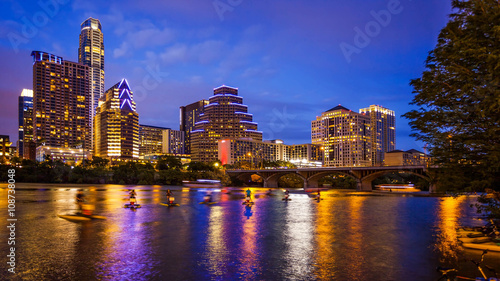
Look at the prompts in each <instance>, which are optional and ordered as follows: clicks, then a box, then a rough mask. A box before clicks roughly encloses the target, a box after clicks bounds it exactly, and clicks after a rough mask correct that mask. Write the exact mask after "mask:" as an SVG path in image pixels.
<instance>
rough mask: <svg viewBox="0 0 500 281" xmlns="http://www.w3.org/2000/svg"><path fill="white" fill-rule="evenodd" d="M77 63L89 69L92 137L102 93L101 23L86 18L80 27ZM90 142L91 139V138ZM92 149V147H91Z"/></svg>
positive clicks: (102, 40) (102, 52)
mask: <svg viewBox="0 0 500 281" xmlns="http://www.w3.org/2000/svg"><path fill="white" fill-rule="evenodd" d="M78 62H79V63H81V64H83V65H87V66H89V67H90V69H89V72H90V73H89V75H90V100H91V108H90V111H89V114H90V128H91V136H93V134H94V132H93V128H94V127H93V120H94V116H95V113H96V109H97V105H98V103H99V98H100V97H101V96H102V95H103V93H104V37H103V34H102V27H101V22H99V20H98V19H93V18H88V19H87V20H85V21H84V22H83V23H82V24H81V26H80V43H79V47H78ZM91 141H93V140H92V138H91ZM91 147H92V146H91Z"/></svg>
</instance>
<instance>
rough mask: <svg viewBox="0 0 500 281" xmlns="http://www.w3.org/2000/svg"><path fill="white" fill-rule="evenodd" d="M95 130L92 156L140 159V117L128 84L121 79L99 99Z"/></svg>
mask: <svg viewBox="0 0 500 281" xmlns="http://www.w3.org/2000/svg"><path fill="white" fill-rule="evenodd" d="M94 127H95V128H94V132H95V134H94V144H95V150H94V155H95V156H98V157H104V158H111V159H132V158H136V159H137V158H139V114H138V113H137V111H136V104H135V102H134V95H133V92H132V90H130V86H129V85H128V82H127V80H125V79H122V81H120V82H119V83H116V84H115V85H114V86H113V87H111V88H110V89H108V90H107V91H106V93H105V94H104V95H103V96H102V97H101V99H100V100H99V106H98V107H97V111H96V115H95V117H94Z"/></svg>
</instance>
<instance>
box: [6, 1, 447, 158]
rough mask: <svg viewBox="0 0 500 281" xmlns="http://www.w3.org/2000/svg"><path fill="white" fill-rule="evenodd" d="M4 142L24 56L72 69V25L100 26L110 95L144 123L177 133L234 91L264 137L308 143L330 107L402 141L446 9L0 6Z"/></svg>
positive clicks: (372, 4)
mask: <svg viewBox="0 0 500 281" xmlns="http://www.w3.org/2000/svg"><path fill="white" fill-rule="evenodd" d="M0 5H1V6H0V7H1V9H0V15H1V16H0V21H1V22H0V38H1V41H0V59H1V64H0V68H1V69H0V72H1V73H2V74H1V75H0V98H1V101H2V102H1V103H0V124H1V125H0V126H1V127H0V134H8V135H10V136H11V139H12V140H13V141H16V140H17V97H18V96H19V95H20V93H21V90H22V89H23V88H32V58H31V57H30V53H31V51H32V50H40V51H45V52H50V53H53V54H55V55H58V56H62V57H63V58H64V59H66V60H70V61H77V60H78V57H77V52H78V36H79V33H80V24H81V23H82V22H83V21H84V20H85V19H87V18H88V17H94V18H97V19H99V20H100V21H101V24H102V27H103V33H104V44H105V75H106V81H105V83H106V89H107V88H109V87H111V86H112V85H114V84H115V83H117V82H118V81H120V80H121V79H122V78H127V80H128V81H129V84H130V86H131V88H132V90H133V91H134V92H135V100H136V103H137V111H138V112H139V119H140V123H141V124H148V125H155V126H164V127H170V128H173V129H178V128H179V106H182V105H186V104H189V103H192V102H195V101H197V100H200V99H204V98H205V99H206V98H208V97H209V96H210V95H211V94H212V91H213V88H215V87H217V86H220V85H222V84H225V85H230V86H234V87H238V88H239V92H240V95H241V96H243V98H244V103H245V104H247V105H248V106H249V112H250V113H252V114H253V116H254V121H256V122H258V124H259V130H262V131H263V132H264V138H265V139H277V138H278V139H283V140H284V141H285V143H287V144H299V143H308V142H310V130H311V128H310V127H311V121H312V120H314V119H315V118H316V116H318V115H321V112H323V111H325V110H328V109H330V108H332V107H334V106H336V105H338V104H342V105H343V106H345V107H347V108H349V109H351V110H353V111H358V110H359V109H360V108H363V107H368V106H369V105H371V104H377V105H381V106H384V107H387V108H389V109H392V110H394V111H395V112H396V115H397V120H396V135H397V136H396V147H397V148H398V149H405V150H406V149H411V148H416V149H419V150H422V146H423V145H422V144H421V143H419V142H417V141H415V140H414V139H413V138H411V137H409V134H410V133H411V130H410V127H409V126H408V120H406V119H404V118H401V117H400V116H401V115H402V114H404V113H405V112H407V111H409V110H410V109H411V108H412V107H411V106H410V105H409V102H411V100H412V97H413V94H412V88H411V87H410V86H409V82H410V79H413V78H418V77H420V75H421V73H422V71H423V70H424V61H425V59H426V57H427V54H428V52H429V51H430V50H432V49H433V48H434V46H435V44H436V40H437V36H438V34H439V31H440V30H441V29H442V28H443V27H444V26H445V24H446V23H447V21H448V14H449V13H450V11H451V8H450V3H449V1H442V0H440V1H437V0H429V1H411V0H400V1H397V0H372V1H361V0H337V1H326V0H309V1H307V0H286V1H285V0H270V1H258V0H254V1H250V0H170V1H169V0H161V1H160V0H152V1H148V0H143V1H132V0H124V1H88V0H87V1H80V0H76V1H69V0H44V1H15V0H6V1H2V2H1V4H0Z"/></svg>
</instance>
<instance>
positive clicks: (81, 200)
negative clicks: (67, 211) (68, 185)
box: [76, 189, 85, 212]
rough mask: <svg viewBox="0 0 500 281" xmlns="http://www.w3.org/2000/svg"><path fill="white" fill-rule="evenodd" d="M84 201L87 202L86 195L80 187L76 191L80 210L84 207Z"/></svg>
mask: <svg viewBox="0 0 500 281" xmlns="http://www.w3.org/2000/svg"><path fill="white" fill-rule="evenodd" d="M84 202H85V195H84V194H83V190H82V189H79V190H78V191H77V192H76V204H77V205H78V209H79V210H80V212H81V211H82V209H83V203H84Z"/></svg>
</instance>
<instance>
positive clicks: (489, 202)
mask: <svg viewBox="0 0 500 281" xmlns="http://www.w3.org/2000/svg"><path fill="white" fill-rule="evenodd" d="M486 191H487V193H486V194H484V195H481V196H480V197H479V198H478V199H477V202H478V203H476V204H475V206H476V209H477V212H478V213H480V214H486V216H487V217H488V218H490V219H500V192H498V191H494V190H492V189H487V190H486Z"/></svg>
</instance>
